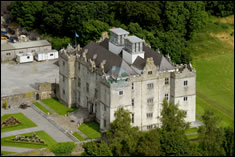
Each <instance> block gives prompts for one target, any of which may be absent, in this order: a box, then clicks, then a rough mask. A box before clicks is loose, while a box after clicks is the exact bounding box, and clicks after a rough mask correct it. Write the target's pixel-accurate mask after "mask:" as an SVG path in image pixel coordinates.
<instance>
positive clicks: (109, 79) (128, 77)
mask: <svg viewBox="0 0 235 157" xmlns="http://www.w3.org/2000/svg"><path fill="white" fill-rule="evenodd" d="M110 34H111V36H110V40H108V39H105V40H104V41H103V42H101V43H99V44H98V43H95V42H92V41H91V42H90V43H89V44H88V45H86V46H85V47H84V48H83V49H82V50H80V51H79V50H77V49H73V48H72V47H71V46H68V47H67V49H62V50H60V53H59V55H60V57H59V67H60V72H59V74H60V76H59V85H60V100H61V101H62V102H63V103H65V104H67V105H68V106H69V107H71V106H80V107H83V108H87V109H88V111H89V112H90V113H92V114H94V115H95V116H96V120H97V122H99V123H100V129H101V130H103V131H105V130H106V129H108V128H109V124H110V122H112V121H113V120H114V119H115V117H114V113H115V111H116V110H117V109H118V108H120V107H122V108H125V109H128V110H129V111H130V112H131V118H132V125H133V126H138V127H139V128H140V130H143V131H144V130H149V129H151V128H153V127H155V126H160V119H159V117H160V116H161V110H162V106H161V104H162V101H163V99H164V98H167V99H168V101H173V102H174V103H179V108H180V109H183V110H184V111H185V112H186V116H187V117H186V118H185V120H186V121H187V122H194V121H195V116H196V115H195V111H196V71H195V69H194V68H193V67H192V66H191V64H190V65H175V66H174V65H173V64H172V63H171V61H170V58H169V57H164V56H163V55H162V54H160V53H159V52H158V51H154V50H153V49H151V48H150V47H148V46H147V45H146V44H145V42H144V40H142V39H140V38H138V37H136V36H128V34H129V32H127V31H125V30H123V29H121V28H115V29H111V30H110Z"/></svg>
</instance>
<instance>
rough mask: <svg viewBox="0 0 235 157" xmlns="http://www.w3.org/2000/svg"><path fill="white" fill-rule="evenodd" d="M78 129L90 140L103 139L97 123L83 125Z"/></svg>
mask: <svg viewBox="0 0 235 157" xmlns="http://www.w3.org/2000/svg"><path fill="white" fill-rule="evenodd" d="M78 129H79V130H80V131H81V132H83V133H84V134H85V135H86V136H87V137H88V138H90V139H96V138H101V134H100V131H99V130H100V126H99V124H97V123H96V122H88V123H83V124H82V125H81V126H80V127H79V128H78Z"/></svg>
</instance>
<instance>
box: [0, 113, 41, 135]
mask: <svg viewBox="0 0 235 157" xmlns="http://www.w3.org/2000/svg"><path fill="white" fill-rule="evenodd" d="M10 116H13V117H15V118H16V119H17V120H19V121H20V122H21V124H20V125H17V126H11V127H7V128H1V132H8V131H14V130H20V129H25V128H32V127H36V126H37V125H36V124H35V123H34V122H32V121H31V120H30V119H29V118H27V117H26V116H25V115H24V114H23V113H14V114H5V115H3V116H2V117H1V123H2V122H3V121H4V120H6V119H7V118H8V117H10Z"/></svg>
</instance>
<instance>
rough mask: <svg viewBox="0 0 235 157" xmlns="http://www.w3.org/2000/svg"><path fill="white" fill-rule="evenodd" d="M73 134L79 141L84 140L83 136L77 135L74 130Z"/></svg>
mask: <svg viewBox="0 0 235 157" xmlns="http://www.w3.org/2000/svg"><path fill="white" fill-rule="evenodd" d="M73 136H75V137H76V138H77V139H78V140H79V141H84V140H85V138H84V137H82V136H81V135H79V134H78V133H77V132H74V133H73Z"/></svg>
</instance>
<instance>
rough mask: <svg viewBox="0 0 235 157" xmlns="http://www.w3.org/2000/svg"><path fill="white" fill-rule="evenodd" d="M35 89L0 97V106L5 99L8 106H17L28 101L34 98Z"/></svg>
mask: <svg viewBox="0 0 235 157" xmlns="http://www.w3.org/2000/svg"><path fill="white" fill-rule="evenodd" d="M36 94H37V91H33V92H28V93H23V94H16V95H10V96H4V97H1V106H3V104H4V102H5V100H6V101H7V103H8V106H9V105H10V106H18V105H20V104H22V103H24V102H30V101H35V100H36Z"/></svg>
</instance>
